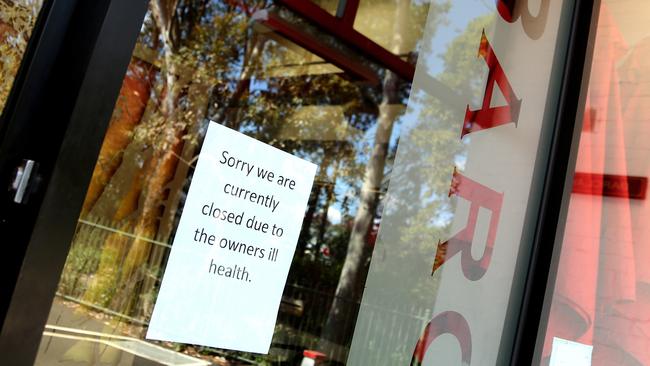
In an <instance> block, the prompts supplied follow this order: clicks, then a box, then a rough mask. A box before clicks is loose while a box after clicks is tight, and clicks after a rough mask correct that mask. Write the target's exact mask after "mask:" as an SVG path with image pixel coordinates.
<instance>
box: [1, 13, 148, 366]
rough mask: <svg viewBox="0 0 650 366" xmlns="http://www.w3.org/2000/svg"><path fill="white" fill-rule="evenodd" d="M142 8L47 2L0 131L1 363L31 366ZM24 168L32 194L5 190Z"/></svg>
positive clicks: (132, 43) (137, 32) (141, 18)
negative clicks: (32, 166) (27, 163)
mask: <svg viewBox="0 0 650 366" xmlns="http://www.w3.org/2000/svg"><path fill="white" fill-rule="evenodd" d="M147 2H148V1H147V0H90V1H89V0H46V1H45V5H44V7H43V9H42V11H41V14H40V16H39V20H38V21H37V27H36V28H35V30H34V32H33V35H32V38H31V41H30V45H29V47H28V52H27V53H26V55H25V57H24V59H23V63H22V64H23V65H24V66H23V67H21V70H20V74H19V75H18V77H17V78H16V82H15V83H14V87H13V90H12V94H11V96H10V98H9V100H8V102H7V106H6V108H5V111H4V113H3V119H2V121H1V122H0V185H2V186H3V190H2V192H3V197H1V198H0V233H1V235H2V243H3V248H2V250H3V252H2V255H1V256H0V264H1V265H2V268H3V269H4V271H3V273H4V275H3V276H2V277H1V280H0V284H1V285H0V291H1V292H0V325H1V327H2V328H1V331H0V359H2V363H3V364H6V365H32V364H33V362H34V358H35V356H36V352H37V349H38V346H39V343H40V339H41V337H42V332H43V327H44V325H45V322H46V321H47V316H48V313H49V308H50V306H51V304H52V300H53V296H54V293H55V291H56V286H57V284H58V281H59V276H60V273H61V271H62V269H63V264H64V263H65V259H66V256H67V253H68V250H69V247H70V239H71V236H72V235H73V233H74V230H75V225H76V220H77V217H78V215H79V211H80V209H81V205H82V202H83V199H84V196H85V191H86V187H87V185H88V183H89V182H90V177H91V173H92V170H93V166H94V164H95V161H96V159H97V155H98V153H99V148H100V146H101V142H102V139H103V136H104V133H105V130H106V127H107V124H108V121H109V120H110V117H111V113H112V111H113V106H114V103H115V100H116V98H117V96H118V93H119V90H120V86H121V84H122V78H123V77H124V73H125V71H126V68H127V65H128V62H129V60H130V57H131V53H132V50H133V46H134V45H135V41H136V38H137V36H138V34H139V30H140V27H141V25H142V20H143V18H144V15H145V12H146V7H147ZM23 159H30V160H33V161H35V162H36V163H37V166H38V169H37V171H36V172H35V174H33V177H35V178H32V179H31V184H30V185H31V187H32V193H31V194H30V195H29V196H28V197H27V199H28V200H27V202H25V203H15V202H14V193H13V192H10V191H8V190H7V189H5V188H4V187H9V186H10V185H11V181H12V180H13V173H14V171H15V169H16V168H17V167H18V166H19V165H20V164H21V162H22V161H23Z"/></svg>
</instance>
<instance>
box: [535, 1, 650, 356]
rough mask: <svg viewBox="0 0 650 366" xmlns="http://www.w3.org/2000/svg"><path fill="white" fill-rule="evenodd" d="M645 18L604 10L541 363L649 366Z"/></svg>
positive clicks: (640, 5) (645, 7) (649, 42)
mask: <svg viewBox="0 0 650 366" xmlns="http://www.w3.org/2000/svg"><path fill="white" fill-rule="evenodd" d="M648 16H650V4H649V3H648V2H646V1H621V0H604V1H603V2H602V5H601V7H600V16H599V20H598V28H597V32H596V40H595V47H594V55H593V61H592V62H591V75H590V80H589V87H588V90H587V91H586V104H585V115H584V120H583V124H582V132H581V134H580V142H579V148H578V155H577V163H576V168H575V174H574V177H573V189H572V193H571V196H570V204H569V210H568V217H567V219H566V228H565V232H564V237H563V239H562V242H561V255H560V261H559V269H558V273H557V279H556V282H555V288H554V293H553V297H552V303H551V310H550V318H549V322H548V327H547V328H546V329H542V332H543V335H545V337H544V345H543V350H541V353H542V358H543V362H542V364H544V365H549V364H550V365H564V364H571V365H576V366H577V365H597V366H600V365H621V366H623V365H626V366H627V365H630V366H631V365H635V366H637V365H650V349H649V348H648V344H649V342H650V338H649V337H650V333H649V331H648V317H649V314H650V267H649V266H648V259H650V231H649V229H648V228H649V226H648V222H649V221H648V220H649V219H650V217H649V213H650V204H649V201H648V196H647V184H648V174H649V170H648V161H649V160H648V146H649V145H648V142H647V141H648V138H649V137H650V136H648V133H649V131H650V130H649V129H648V125H649V123H650V114H649V111H650V110H649V109H648V104H646V102H647V101H648V100H647V98H648V92H649V91H650V89H649V88H648V85H650V84H649V81H650V74H648V67H647V61H646V60H647V58H646V56H647V55H648V53H647V52H649V51H650V37H649V36H650V29H649V28H648V27H647V26H646V25H645V23H646V21H645V20H646V19H648ZM540 346H541V345H540Z"/></svg>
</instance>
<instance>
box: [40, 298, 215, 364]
mask: <svg viewBox="0 0 650 366" xmlns="http://www.w3.org/2000/svg"><path fill="white" fill-rule="evenodd" d="M35 365H36V366H51V365H61V366H82V365H83V366H86V365H98V366H158V365H169V366H181V365H182V366H207V365H210V362H207V361H204V360H200V359H196V358H193V357H190V356H187V355H184V354H181V353H178V352H174V351H171V350H168V349H165V348H163V347H160V346H157V345H154V344H151V343H147V342H145V341H143V340H140V339H137V338H133V337H125V336H122V335H121V333H120V332H119V330H118V329H116V327H115V326H111V325H107V324H104V323H103V322H101V321H100V320H98V319H95V318H94V317H93V316H91V315H89V314H88V313H87V312H83V311H75V310H74V309H71V308H69V307H67V306H65V305H63V304H62V303H61V302H60V301H58V300H57V299H55V301H54V304H53V305H52V310H51V311H50V316H49V319H48V324H47V325H46V327H45V332H44V333H43V339H42V340H41V345H40V347H39V350H38V356H37V359H36V362H35Z"/></svg>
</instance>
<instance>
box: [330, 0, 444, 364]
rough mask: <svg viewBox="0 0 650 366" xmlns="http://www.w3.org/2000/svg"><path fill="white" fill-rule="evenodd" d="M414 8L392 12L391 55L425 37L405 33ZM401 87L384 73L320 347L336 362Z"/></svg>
mask: <svg viewBox="0 0 650 366" xmlns="http://www.w3.org/2000/svg"><path fill="white" fill-rule="evenodd" d="M411 6H412V5H411V3H410V2H409V1H399V2H398V3H397V6H396V9H395V12H394V15H395V18H394V19H391V20H389V22H392V23H393V32H392V35H393V40H392V49H391V51H392V52H393V53H395V54H401V53H403V52H404V51H405V50H406V49H405V48H406V47H405V44H404V43H406V38H407V36H408V35H410V34H413V33H417V34H419V33H421V31H415V32H414V31H413V30H412V29H407V28H410V27H412V26H413V25H414V24H417V23H413V22H410V21H409V10H410V9H409V8H410V7H411ZM439 10H440V11H439V12H438V13H436V11H435V10H433V9H432V10H431V11H430V12H429V14H430V15H429V16H430V19H429V26H430V27H431V28H432V29H430V30H429V31H433V29H435V27H437V25H438V24H439V22H440V21H441V19H442V15H443V14H444V11H445V10H446V6H441V7H440V9H439ZM431 17H432V18H431ZM419 26H422V24H419ZM400 84H401V81H400V79H399V78H398V77H397V75H395V74H394V73H392V72H386V74H385V76H384V80H383V85H382V95H381V102H380V104H379V116H378V118H377V124H376V126H375V128H376V130H375V135H374V142H373V147H372V152H371V154H370V158H369V160H368V164H367V166H366V170H365V173H364V176H363V184H362V186H361V196H360V203H359V207H358V209H357V213H356V215H355V217H354V221H353V225H352V232H351V235H350V241H349V244H348V248H347V255H346V257H345V261H344V264H343V267H342V269H341V275H340V278H339V281H338V284H337V288H336V292H335V298H334V302H333V304H332V307H331V309H330V313H329V317H328V319H327V323H326V324H325V328H324V330H323V333H322V335H321V336H322V337H323V338H324V340H326V342H323V343H322V344H321V349H322V350H323V351H327V352H328V353H330V354H331V353H332V352H334V354H332V357H334V358H340V357H341V354H340V353H338V352H340V350H336V348H337V347H332V345H333V344H339V345H340V344H349V342H350V340H351V336H352V333H353V330H354V324H355V320H354V319H355V317H356V313H357V311H358V302H359V301H360V300H361V295H362V293H363V284H364V283H365V278H366V275H367V271H368V265H369V260H370V255H371V253H372V247H371V245H370V243H369V234H370V231H371V228H372V225H373V219H374V218H375V215H376V211H377V206H378V203H379V199H380V195H379V192H380V189H381V188H382V181H383V179H384V170H385V166H386V159H387V157H388V151H389V144H390V141H391V135H392V133H393V132H392V131H393V125H394V124H395V121H396V119H397V118H398V117H399V115H400V113H399V112H401V110H400V109H399V108H397V107H398V106H399V105H401V104H403V99H402V98H400V95H399V90H400ZM330 342H331V343H330ZM337 353H338V354H337Z"/></svg>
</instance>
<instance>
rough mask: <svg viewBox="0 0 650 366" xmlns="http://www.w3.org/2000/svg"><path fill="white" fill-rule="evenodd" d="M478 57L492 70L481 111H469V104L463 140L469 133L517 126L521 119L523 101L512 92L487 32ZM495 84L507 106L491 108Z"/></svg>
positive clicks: (482, 37)
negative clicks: (504, 125)
mask: <svg viewBox="0 0 650 366" xmlns="http://www.w3.org/2000/svg"><path fill="white" fill-rule="evenodd" d="M478 55H479V56H481V57H482V58H483V59H484V60H485V63H486V64H487V66H488V68H489V69H490V71H489V73H488V80H487V85H486V86H485V94H484V95H483V106H482V107H481V109H478V110H475V111H472V110H470V109H469V104H468V105H467V110H466V111H465V122H464V123H463V130H462V132H461V134H460V138H461V139H462V138H463V136H465V135H467V134H468V133H472V132H476V131H481V130H486V129H489V128H493V127H497V126H501V125H503V124H506V123H514V124H515V125H517V120H518V119H519V109H520V107H521V99H518V98H517V95H515V92H514V91H513V90H512V86H510V82H509V81H508V78H507V77H506V74H505V72H504V71H503V68H501V64H500V63H499V60H498V59H497V56H496V54H495V53H494V50H493V49H492V45H490V42H489V41H488V39H487V37H486V36H485V31H484V32H483V33H482V34H481V45H480V46H479V49H478ZM495 83H496V85H497V86H498V87H499V90H501V93H502V94H503V96H504V98H505V99H506V103H507V105H504V106H498V107H490V102H491V101H492V94H493V92H494V87H495V85H494V84H495Z"/></svg>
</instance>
